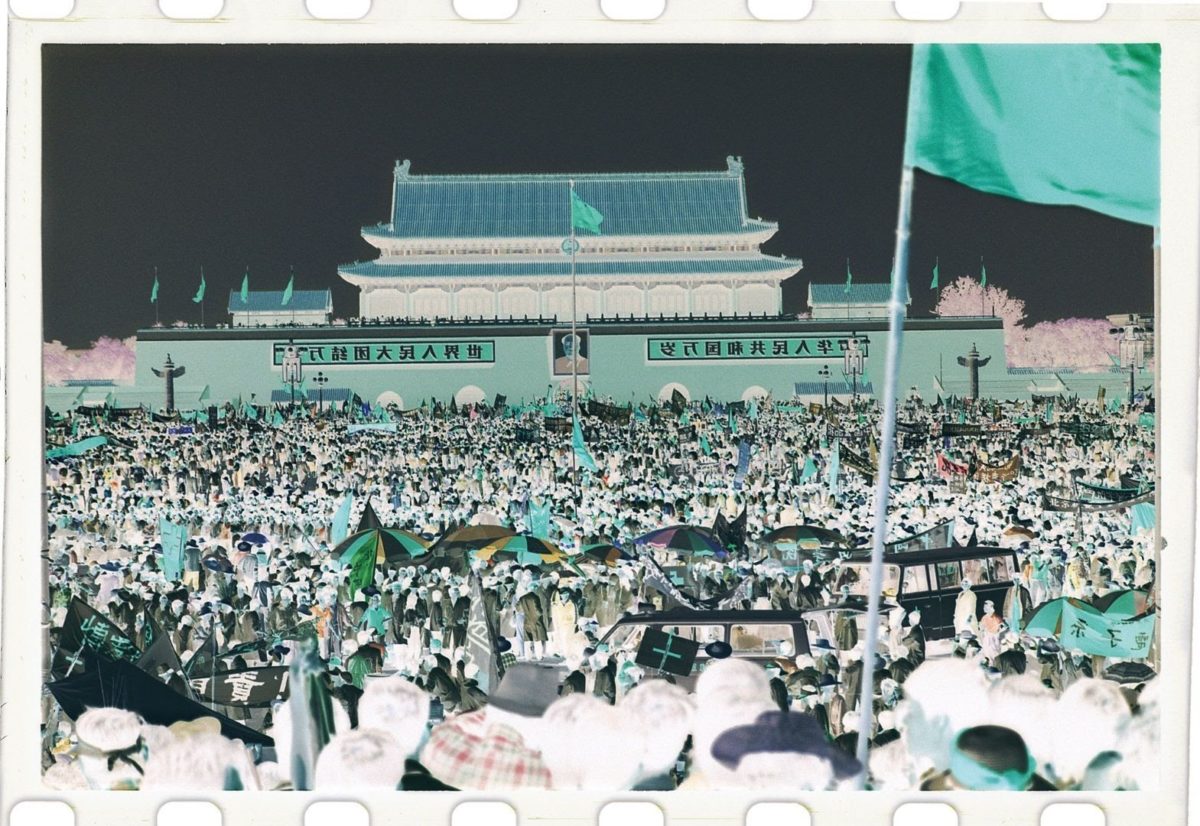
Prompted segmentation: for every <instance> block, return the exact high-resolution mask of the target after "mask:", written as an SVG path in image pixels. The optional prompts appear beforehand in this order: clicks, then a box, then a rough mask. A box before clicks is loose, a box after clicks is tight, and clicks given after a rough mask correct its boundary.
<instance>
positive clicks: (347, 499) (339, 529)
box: [329, 493, 354, 545]
mask: <svg viewBox="0 0 1200 826" xmlns="http://www.w3.org/2000/svg"><path fill="white" fill-rule="evenodd" d="M353 506H354V494H353V493H347V494H346V495H345V496H344V497H342V503H341V504H340V505H338V509H337V511H336V512H335V513H334V514H333V523H332V524H331V525H330V526H329V540H330V541H331V542H333V543H334V544H335V545H336V544H338V543H339V542H341V541H342V540H343V539H345V538H346V537H347V536H349V535H350V508H351V507H353Z"/></svg>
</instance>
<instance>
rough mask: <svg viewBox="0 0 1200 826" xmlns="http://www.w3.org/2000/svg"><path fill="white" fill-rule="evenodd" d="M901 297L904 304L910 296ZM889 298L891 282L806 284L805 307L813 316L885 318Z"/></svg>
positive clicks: (908, 302)
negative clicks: (806, 300)
mask: <svg viewBox="0 0 1200 826" xmlns="http://www.w3.org/2000/svg"><path fill="white" fill-rule="evenodd" d="M905 298H906V300H905V302H904V303H905V306H906V307H907V305H908V304H911V303H912V297H911V295H908V296H906V297H905ZM891 300H892V285H891V284H872V283H863V284H854V283H851V284H850V287H849V289H847V288H846V285H845V284H844V283H843V284H809V285H808V306H809V308H810V309H811V310H812V317H813V318H814V319H818V318H829V319H847V318H887V317H888V304H889V303H890V302H891ZM905 314H906V315H907V312H906V313H905Z"/></svg>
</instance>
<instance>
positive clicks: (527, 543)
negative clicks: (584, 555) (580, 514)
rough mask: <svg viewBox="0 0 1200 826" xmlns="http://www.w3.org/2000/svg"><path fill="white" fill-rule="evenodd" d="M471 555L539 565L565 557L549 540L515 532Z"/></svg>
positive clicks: (490, 559) (478, 557) (492, 560)
mask: <svg viewBox="0 0 1200 826" xmlns="http://www.w3.org/2000/svg"><path fill="white" fill-rule="evenodd" d="M471 555H472V556H473V557H475V558H476V559H482V560H484V561H487V562H496V561H499V560H503V559H508V560H515V561H516V562H518V563H519V564H521V565H541V564H544V563H547V562H560V561H562V560H564V559H566V558H567V557H566V554H564V553H563V552H562V549H560V548H559V547H558V546H557V545H555V544H554V543H553V542H551V541H550V540H548V539H541V538H539V537H536V536H530V535H529V534H517V535H516V536H506V537H504V538H502V539H497V540H496V541H495V542H493V543H492V544H490V545H487V546H486V547H483V548H480V549H479V550H477V551H472V552H471Z"/></svg>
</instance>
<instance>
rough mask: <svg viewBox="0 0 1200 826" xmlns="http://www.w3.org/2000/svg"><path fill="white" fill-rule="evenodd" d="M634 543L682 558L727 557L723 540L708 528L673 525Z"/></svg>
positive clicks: (644, 536) (642, 537) (641, 537)
mask: <svg viewBox="0 0 1200 826" xmlns="http://www.w3.org/2000/svg"><path fill="white" fill-rule="evenodd" d="M634 542H635V543H636V544H638V545H649V546H651V547H653V548H663V549H665V550H668V551H674V552H676V553H677V554H680V555H681V556H719V557H724V556H725V555H726V551H725V548H724V547H722V545H721V540H720V539H718V538H717V535H716V534H715V533H713V532H712V531H710V530H709V529H708V528H700V527H696V526H695V525H672V526H670V527H668V528H659V529H658V530H656V531H650V533H648V534H645V535H643V536H640V537H638V538H637V539H636V540H634Z"/></svg>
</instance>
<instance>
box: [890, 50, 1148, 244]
mask: <svg viewBox="0 0 1200 826" xmlns="http://www.w3.org/2000/svg"><path fill="white" fill-rule="evenodd" d="M1160 56H1161V48H1160V46H1159V45H1158V44H1156V43H1101V44H1092V43H1089V44H1061V43H1056V44H1020V45H1016V44H977V43H976V44H965V43H964V44H918V45H916V46H915V47H914V48H913V64H912V76H911V78H912V79H911V81H910V86H909V101H908V135H907V138H906V140H905V159H904V165H905V166H908V167H919V168H921V169H924V170H925V171H927V172H931V173H933V174H934V175H941V176H943V177H947V178H952V179H954V180H956V181H958V182H959V183H963V184H966V185H967V186H969V187H972V188H974V189H979V190H983V191H984V192H991V193H995V194H998V195H1007V196H1008V197H1010V198H1016V199H1018V200H1021V201H1028V202H1030V203H1036V204H1059V205H1072V206H1080V207H1084V208H1086V209H1091V210H1095V211H1096V212H1101V213H1104V214H1105V215H1111V216H1113V217H1115V218H1120V219H1122V220H1125V221H1133V222H1135V223H1139V224H1148V225H1151V226H1158V224H1159V135H1160V123H1159V109H1160V106H1159V95H1160V79H1161V72H1160Z"/></svg>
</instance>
